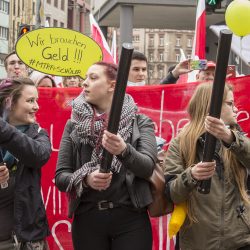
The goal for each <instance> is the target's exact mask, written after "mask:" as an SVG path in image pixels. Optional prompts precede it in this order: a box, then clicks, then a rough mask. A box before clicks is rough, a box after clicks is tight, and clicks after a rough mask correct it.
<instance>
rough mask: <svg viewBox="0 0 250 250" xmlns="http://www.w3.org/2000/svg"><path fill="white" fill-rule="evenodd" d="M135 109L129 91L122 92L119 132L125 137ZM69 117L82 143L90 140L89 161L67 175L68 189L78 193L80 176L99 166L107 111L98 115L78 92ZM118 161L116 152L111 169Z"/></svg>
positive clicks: (127, 135)
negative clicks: (91, 148)
mask: <svg viewBox="0 0 250 250" xmlns="http://www.w3.org/2000/svg"><path fill="white" fill-rule="evenodd" d="M136 112H137V106H136V105H135V103H134V100H133V98H132V97H131V96H130V95H127V94H126V95H125V97H124V102H123V107H122V112H121V118H120V123H119V128H118V133H119V134H120V135H121V137H122V138H123V139H124V141H126V140H127V139H128V138H129V137H130V136H131V133H132V124H133V120H134V119H135V114H136ZM71 121H72V123H73V125H74V126H75V128H76V132H77V135H78V136H79V137H80V138H81V142H82V143H83V144H89V145H91V146H92V147H93V151H92V155H91V160H90V162H87V163H85V164H84V165H83V166H82V167H81V168H80V169H78V170H76V171H75V172H74V173H73V174H72V177H71V179H70V183H69V186H68V188H67V191H68V192H71V191H72V188H73V187H74V188H75V191H76V194H77V196H78V197H80V196H81V194H82V190H83V188H82V183H81V182H82V180H83V178H84V177H85V176H86V175H88V174H90V173H92V172H93V171H95V170H96V169H99V166H100V163H101V159H102V153H103V147H102V144H101V141H102V136H103V131H104V130H105V129H106V128H107V123H108V121H107V114H105V113H104V114H101V115H97V114H96V112H95V109H94V108H93V106H92V105H91V104H89V103H87V102H86V100H85V96H84V93H81V94H80V95H79V96H78V97H77V98H76V99H75V100H74V102H73V108H72V114H71ZM121 165H122V164H121V162H120V161H119V160H118V158H117V157H116V156H114V157H113V160H112V164H111V168H110V170H111V171H112V172H118V173H119V171H120V168H121Z"/></svg>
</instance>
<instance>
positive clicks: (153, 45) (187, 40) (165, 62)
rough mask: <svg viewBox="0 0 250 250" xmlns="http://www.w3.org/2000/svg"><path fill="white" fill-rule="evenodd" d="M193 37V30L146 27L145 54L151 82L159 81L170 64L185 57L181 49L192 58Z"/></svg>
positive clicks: (186, 55)
mask: <svg viewBox="0 0 250 250" xmlns="http://www.w3.org/2000/svg"><path fill="white" fill-rule="evenodd" d="M193 38H194V31H191V30H169V29H145V40H144V41H145V42H144V43H145V45H144V46H145V49H144V54H145V55H146V56H147V58H148V82H149V84H157V83H159V82H160V80H162V79H163V78H164V77H165V76H166V75H167V71H168V68H169V66H172V65H175V64H177V63H178V62H180V61H181V60H183V59H184V58H181V50H180V49H182V51H183V53H184V55H185V57H186V58H187V59H189V58H191V53H192V46H193ZM133 43H135V42H134V41H133ZM135 47H136V45H135Z"/></svg>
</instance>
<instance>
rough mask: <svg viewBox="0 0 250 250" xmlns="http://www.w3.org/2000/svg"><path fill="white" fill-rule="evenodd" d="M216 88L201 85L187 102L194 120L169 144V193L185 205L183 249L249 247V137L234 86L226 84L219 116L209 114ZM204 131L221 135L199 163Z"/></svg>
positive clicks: (174, 200) (170, 196)
mask: <svg viewBox="0 0 250 250" xmlns="http://www.w3.org/2000/svg"><path fill="white" fill-rule="evenodd" d="M212 87H213V85H212V84H211V83H204V84H200V85H198V87H197V89H196V91H195V93H194V95H193V97H192V98H191V100H190V103H189V106H188V114H189V116H190V122H189V123H188V124H187V125H186V126H184V128H183V129H182V130H181V132H180V133H179V135H177V137H176V138H175V139H173V140H172V142H171V144H170V146H169V149H168V152H167V156H166V159H165V163H164V167H165V174H166V175H168V176H169V177H171V178H170V179H171V180H170V181H169V182H168V183H167V190H166V191H167V192H166V194H168V196H169V197H168V198H170V199H172V201H173V202H174V203H175V204H182V203H186V204H187V216H186V219H185V221H184V224H183V225H182V226H181V229H180V234H179V240H180V248H181V249H192V250H214V249H220V250H222V249H225V250H235V249H250V200H249V196H248V193H247V189H248V187H247V183H249V180H248V173H249V170H250V140H249V138H247V137H246V136H245V135H244V134H243V133H242V131H241V130H240V129H239V125H238V124H237V119H236V118H237V112H238V109H237V108H236V106H235V102H234V95H233V88H232V86H230V85H227V84H226V85H225V90H224V96H223V103H222V109H221V119H217V118H214V117H211V116H208V113H209V106H210V99H211V93H212ZM206 131H207V132H209V133H210V134H212V135H213V136H215V137H216V138H217V142H216V149H215V154H214V161H213V162H201V160H202V155H203V148H204V142H205V138H204V135H205V132H206ZM209 178H211V180H212V182H211V189H210V192H209V193H208V194H202V193H200V192H199V188H198V187H199V184H200V181H203V180H206V179H209ZM247 180H248V181H247Z"/></svg>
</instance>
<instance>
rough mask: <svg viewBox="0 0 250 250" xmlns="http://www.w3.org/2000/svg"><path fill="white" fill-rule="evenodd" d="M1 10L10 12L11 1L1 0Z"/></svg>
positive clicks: (6, 12)
mask: <svg viewBox="0 0 250 250" xmlns="http://www.w3.org/2000/svg"><path fill="white" fill-rule="evenodd" d="M0 11H1V12H3V13H5V14H9V3H8V2H6V1H4V0H0Z"/></svg>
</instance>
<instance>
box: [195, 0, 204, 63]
mask: <svg viewBox="0 0 250 250" xmlns="http://www.w3.org/2000/svg"><path fill="white" fill-rule="evenodd" d="M200 1H201V0H200ZM195 32H196V41H195V55H196V56H198V57H199V58H200V59H204V58H206V53H205V47H206V13H205V11H203V12H202V14H201V15H200V16H199V18H198V20H197V24H196V30H195Z"/></svg>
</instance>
